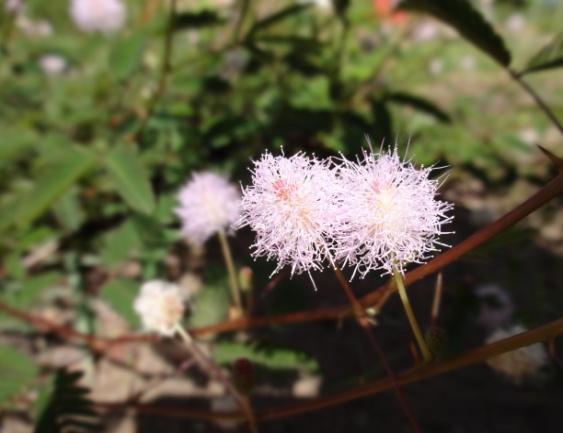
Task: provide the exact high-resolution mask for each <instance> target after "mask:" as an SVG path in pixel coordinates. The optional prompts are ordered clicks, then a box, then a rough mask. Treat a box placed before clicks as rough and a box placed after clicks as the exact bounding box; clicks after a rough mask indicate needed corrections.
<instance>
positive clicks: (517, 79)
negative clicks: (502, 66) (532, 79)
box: [506, 68, 563, 135]
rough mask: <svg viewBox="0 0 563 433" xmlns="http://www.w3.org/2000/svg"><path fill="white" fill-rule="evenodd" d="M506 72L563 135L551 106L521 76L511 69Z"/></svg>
mask: <svg viewBox="0 0 563 433" xmlns="http://www.w3.org/2000/svg"><path fill="white" fill-rule="evenodd" d="M506 71H507V72H508V75H510V77H511V78H512V79H513V80H514V81H515V82H516V83H518V85H519V86H520V87H521V88H522V89H524V91H525V92H526V93H527V94H528V95H530V96H531V97H532V99H533V100H534V102H535V103H536V105H537V106H538V107H539V108H540V109H541V110H542V111H543V112H544V113H545V115H546V116H547V117H549V119H550V120H551V122H552V123H553V125H555V127H556V128H557V129H558V130H559V132H560V133H561V134H562V135H563V125H562V124H561V122H560V121H559V119H558V118H557V116H556V115H555V113H554V112H553V111H552V110H551V108H549V105H547V104H546V102H545V101H544V100H543V99H542V98H541V96H540V95H538V93H537V92H536V91H535V90H534V89H533V88H532V86H530V85H529V84H528V83H526V81H524V79H523V78H522V76H521V75H520V74H518V73H517V72H515V71H513V70H512V69H510V68H506Z"/></svg>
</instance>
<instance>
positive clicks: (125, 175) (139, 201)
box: [106, 146, 155, 214]
mask: <svg viewBox="0 0 563 433" xmlns="http://www.w3.org/2000/svg"><path fill="white" fill-rule="evenodd" d="M106 166H107V170H108V172H109V174H110V176H111V178H112V180H113V183H114V185H115V188H116V189H117V191H118V192H119V194H120V195H121V197H122V198H123V200H125V202H126V203H127V204H128V205H129V206H131V207H132V208H133V209H135V210H137V211H139V212H142V213H146V214H149V213H151V212H152V211H153V209H154V206H155V198H154V194H153V191H152V187H151V185H150V182H149V175H148V172H147V170H146V169H145V167H144V166H143V164H142V163H141V160H140V159H139V156H138V155H137V153H135V152H133V151H132V150H130V149H128V148H125V147H123V146H119V147H116V148H115V149H113V150H112V151H111V152H110V153H109V154H108V155H107V157H106Z"/></svg>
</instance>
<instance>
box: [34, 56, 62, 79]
mask: <svg viewBox="0 0 563 433" xmlns="http://www.w3.org/2000/svg"><path fill="white" fill-rule="evenodd" d="M39 65H40V66H41V69H42V70H43V72H44V73H45V74H47V75H60V74H62V73H63V72H64V70H65V69H66V60H65V59H64V58H63V57H61V56H58V55H56V54H45V55H43V56H41V58H40V59H39Z"/></svg>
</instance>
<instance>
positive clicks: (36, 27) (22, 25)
mask: <svg viewBox="0 0 563 433" xmlns="http://www.w3.org/2000/svg"><path fill="white" fill-rule="evenodd" d="M16 27H17V29H18V30H20V31H21V32H22V33H24V34H25V35H27V36H30V37H32V38H44V37H46V36H50V35H52V34H53V27H52V26H51V24H50V23H49V22H48V21H45V20H33V19H31V18H28V17H27V16H25V15H23V14H21V15H18V18H17V19H16Z"/></svg>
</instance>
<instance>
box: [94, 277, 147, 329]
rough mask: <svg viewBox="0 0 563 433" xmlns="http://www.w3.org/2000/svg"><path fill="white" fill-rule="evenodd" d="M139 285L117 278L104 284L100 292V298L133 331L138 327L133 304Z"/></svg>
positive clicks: (137, 317) (137, 318)
mask: <svg viewBox="0 0 563 433" xmlns="http://www.w3.org/2000/svg"><path fill="white" fill-rule="evenodd" d="M138 292H139V285H138V284H137V283H135V282H134V281H131V280H127V279H125V278H117V279H115V280H111V281H110V282H108V283H106V284H105V285H104V286H103V287H102V289H101V291H100V295H101V298H102V299H103V300H104V301H106V302H107V303H108V304H109V305H110V306H111V307H112V308H113V310H114V311H115V312H116V313H118V314H119V315H121V317H123V318H124V319H125V320H127V323H129V324H130V325H131V327H132V328H133V329H136V328H138V327H139V316H138V315H137V313H136V312H135V310H133V302H134V300H135V297H136V296H137V293H138Z"/></svg>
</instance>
